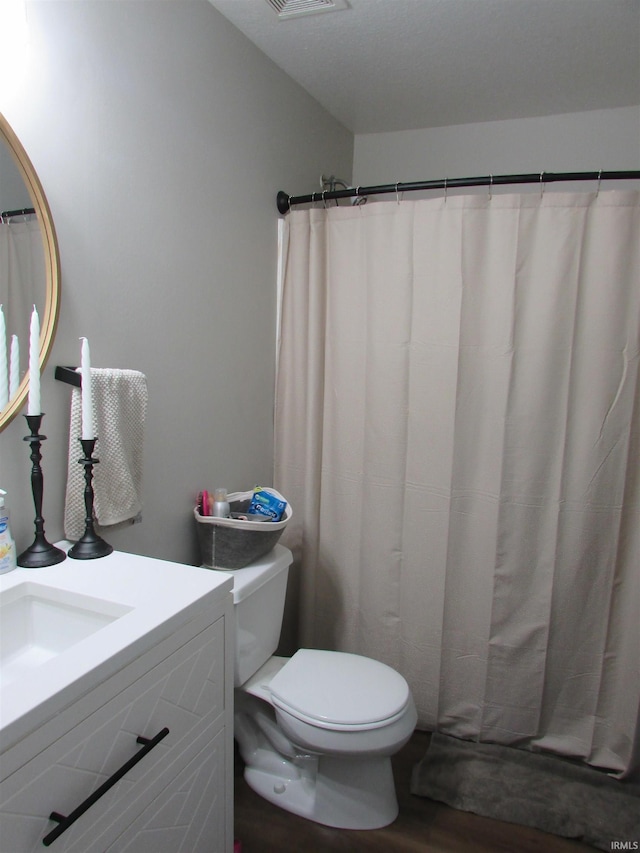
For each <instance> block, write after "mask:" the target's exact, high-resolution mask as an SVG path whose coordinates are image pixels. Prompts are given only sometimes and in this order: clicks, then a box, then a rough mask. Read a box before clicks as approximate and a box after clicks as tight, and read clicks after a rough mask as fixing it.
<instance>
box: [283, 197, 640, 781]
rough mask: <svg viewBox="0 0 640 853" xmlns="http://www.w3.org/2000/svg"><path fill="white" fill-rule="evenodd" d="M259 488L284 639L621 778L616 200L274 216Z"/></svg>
mask: <svg viewBox="0 0 640 853" xmlns="http://www.w3.org/2000/svg"><path fill="white" fill-rule="evenodd" d="M287 228H288V235H287V238H286V239H283V240H282V245H283V246H284V247H285V257H284V263H283V269H284V276H283V278H284V283H283V293H282V307H281V312H282V313H281V340H280V344H279V369H278V379H277V394H276V476H275V483H276V486H277V488H278V489H280V490H281V491H282V492H283V493H284V494H285V495H286V496H287V497H288V498H289V500H290V501H291V503H292V505H293V507H294V521H293V522H292V525H291V529H290V530H288V531H287V536H288V538H287V540H286V544H289V545H290V547H292V549H293V550H294V556H295V564H294V569H293V589H294V591H295V592H296V593H297V596H298V599H299V600H298V601H297V602H295V604H296V606H297V607H298V609H299V634H298V638H297V639H298V640H299V643H300V644H301V645H306V646H314V647H326V648H334V649H340V650H345V651H351V652H356V653H360V654H365V655H369V656H372V657H374V658H378V659H379V660H382V661H385V662H387V663H388V664H390V665H391V666H393V667H395V668H396V669H398V670H399V671H400V672H402V673H403V674H404V676H405V677H406V678H407V680H408V681H409V684H410V686H411V689H412V691H413V695H414V697H415V700H416V704H417V706H418V709H419V717H420V726H421V727H423V728H426V729H431V730H435V729H438V730H440V731H443V732H446V733H449V734H451V735H455V736H458V737H462V738H470V739H479V740H482V741H491V742H498V743H503V744H515V745H519V746H524V747H529V748H534V749H543V750H550V751H552V752H557V753H561V754H564V755H567V756H571V757H574V758H578V759H582V760H585V761H588V762H589V763H591V764H593V765H595V766H598V767H603V768H607V769H609V770H611V771H613V772H615V773H617V774H621V775H625V774H628V773H629V772H630V770H631V769H632V768H633V767H634V766H636V765H637V763H638V754H637V749H638V738H639V732H638V711H639V706H640V671H639V659H640V627H639V626H640V619H639V618H638V610H639V605H640V464H639V450H640V392H639V364H638V351H639V336H640V194H639V193H636V192H633V191H616V192H606V193H605V192H600V193H552V192H547V193H545V194H544V195H543V196H540V194H539V193H533V194H521V195H494V196H493V198H491V197H490V196H488V195H482V196H479V195H476V196H457V197H452V196H450V197H449V198H448V199H435V200H433V199H430V200H420V201H408V200H405V201H402V202H401V203H399V204H398V203H396V201H391V202H381V203H371V202H370V203H369V204H367V205H364V206H353V207H340V208H337V207H333V208H328V209H325V208H324V207H320V208H317V209H312V210H294V211H293V212H292V213H290V214H289V217H288V225H287Z"/></svg>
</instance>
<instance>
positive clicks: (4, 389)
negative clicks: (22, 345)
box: [0, 305, 9, 411]
mask: <svg viewBox="0 0 640 853" xmlns="http://www.w3.org/2000/svg"><path fill="white" fill-rule="evenodd" d="M8 402H9V373H8V371H7V326H6V323H5V321H4V311H3V310H2V305H0V411H2V409H4V407H5V406H6V405H7V403H8Z"/></svg>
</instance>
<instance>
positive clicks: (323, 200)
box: [322, 190, 327, 210]
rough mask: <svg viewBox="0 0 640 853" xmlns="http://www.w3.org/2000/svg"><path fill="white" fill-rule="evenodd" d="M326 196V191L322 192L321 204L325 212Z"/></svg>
mask: <svg viewBox="0 0 640 853" xmlns="http://www.w3.org/2000/svg"><path fill="white" fill-rule="evenodd" d="M326 194H327V191H326V190H322V203H323V205H324V209H325V210H326V209H327V200H326V198H325V196H326Z"/></svg>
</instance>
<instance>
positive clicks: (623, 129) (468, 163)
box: [353, 107, 640, 192]
mask: <svg viewBox="0 0 640 853" xmlns="http://www.w3.org/2000/svg"><path fill="white" fill-rule="evenodd" d="M639 140H640V107H624V108H618V109H611V110H593V111H590V112H583V113H567V114H565V115H557V116H547V117H544V118H524V119H512V120H510V121H492V122H478V123H476V124H461V125H455V126H452V127H434V128H428V129H425V130H404V131H399V132H397V133H371V134H360V135H358V136H356V140H355V151H354V161H353V181H354V184H356V185H360V186H366V185H367V184H373V185H375V184H385V183H389V184H392V183H396V182H397V181H401V182H402V181H422V180H432V181H437V180H440V179H443V178H446V177H449V178H464V177H468V176H472V175H491V174H493V175H509V174H519V173H537V172H540V171H542V170H544V171H546V172H591V171H599V170H600V169H604V170H618V169H619V170H625V171H626V170H628V169H640V144H639ZM636 185H637V182H636ZM548 186H549V187H553V186H556V187H562V188H563V189H567V188H570V189H571V188H576V185H575V184H574V185H573V187H572V186H571V185H569V184H555V185H551V184H550V185H548ZM607 186H613V185H607ZM618 186H619V185H618ZM525 188H526V185H523V186H521V187H517V188H516V189H517V191H518V192H520V191H524V190H525ZM505 190H506V188H505ZM508 191H510V192H513V191H514V188H513V187H511V189H510V190H508ZM536 191H537V189H536ZM467 192H468V190H467Z"/></svg>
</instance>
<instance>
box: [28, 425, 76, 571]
mask: <svg viewBox="0 0 640 853" xmlns="http://www.w3.org/2000/svg"><path fill="white" fill-rule="evenodd" d="M43 417H44V413H41V414H39V415H25V418H26V419H27V424H28V425H29V430H30V432H31V435H27V436H25V438H24V440H25V441H28V442H29V444H30V445H31V461H32V463H33V465H32V467H31V491H32V492H33V503H34V506H35V509H36V517H35V527H36V536H35V539H34V540H33V544H32V545H30V546H29V547H28V548H27V550H26V551H23V552H22V554H20V556H19V557H18V559H17V563H18V565H19V566H22V567H23V568H25V569H41V568H43V567H44V566H55V564H56V563H61V562H62V561H63V560H64V559H65V557H66V556H67V555H66V554H65V553H64V551H61V550H60V548H56V546H55V545H51V543H50V542H47V539H46V536H45V535H44V518H43V517H42V495H43V492H44V478H43V476H42V468H41V467H40V460H41V459H42V454H41V453H40V445H41V444H42V442H43V441H45V440H46V438H47V436H46V435H40V434H39V433H40V426H41V424H42V418H43Z"/></svg>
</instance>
